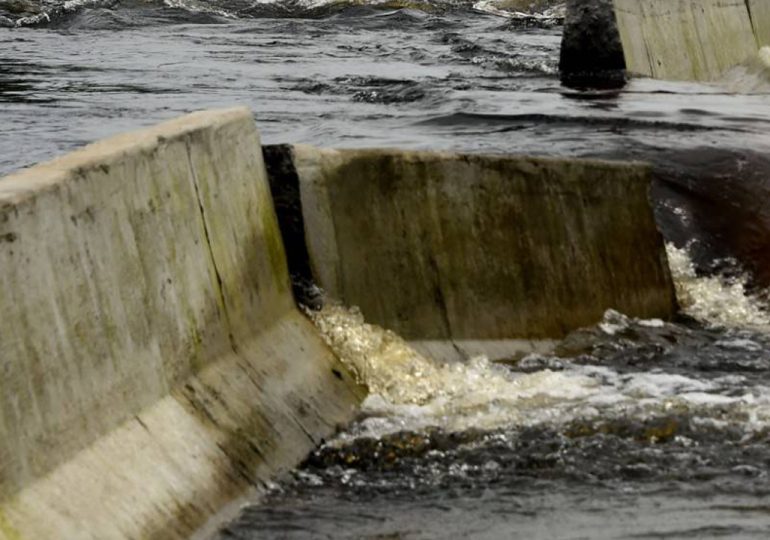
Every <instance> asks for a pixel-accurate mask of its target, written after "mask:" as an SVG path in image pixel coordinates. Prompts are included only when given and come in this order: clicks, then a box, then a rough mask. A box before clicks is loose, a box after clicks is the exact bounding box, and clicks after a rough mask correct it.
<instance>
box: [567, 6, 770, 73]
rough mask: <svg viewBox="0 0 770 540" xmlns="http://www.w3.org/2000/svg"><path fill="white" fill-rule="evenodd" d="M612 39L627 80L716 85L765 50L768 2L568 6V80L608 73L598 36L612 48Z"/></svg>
mask: <svg viewBox="0 0 770 540" xmlns="http://www.w3.org/2000/svg"><path fill="white" fill-rule="evenodd" d="M613 8H614V10H613ZM613 11H614V12H613ZM602 29H603V30H602ZM616 33H619V35H620V42H621V43H622V50H623V55H624V57H625V64H626V68H627V70H628V72H629V73H632V74H636V75H643V76H648V77H655V78H658V79H674V80H695V81H713V80H715V79H718V78H719V77H720V76H722V75H723V74H724V73H725V72H726V71H727V70H729V69H730V68H732V67H735V66H737V65H740V64H743V63H745V62H747V61H750V60H752V59H753V58H755V57H756V55H757V51H758V50H759V48H760V47H761V46H763V45H767V44H768V43H770V2H767V1H766V0H570V1H568V3H567V18H566V21H565V30H564V36H565V37H564V40H563V43H562V62H561V66H562V73H563V77H564V76H566V77H567V81H569V77H570V76H571V75H573V74H574V73H581V72H590V69H589V67H590V63H591V62H594V63H595V65H596V69H597V70H603V69H605V65H606V64H607V58H606V54H608V53H606V54H602V53H601V52H600V51H601V49H602V46H601V44H602V41H601V40H602V39H603V37H602V36H607V38H606V39H608V40H609V41H610V44H612V43H614V37H615V35H616ZM607 51H614V47H609V48H607ZM584 64H589V67H587V66H586V65H584Z"/></svg>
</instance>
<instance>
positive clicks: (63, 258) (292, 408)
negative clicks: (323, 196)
mask: <svg viewBox="0 0 770 540" xmlns="http://www.w3.org/2000/svg"><path fill="white" fill-rule="evenodd" d="M260 149H261V146H260V141H259V135H258V133H257V131H256V128H255V126H254V122H253V119H252V116H251V113H250V111H248V110H247V109H231V110H224V111H210V112H203V113H196V114H192V115H189V116H186V117H183V118H181V119H178V120H174V121H171V122H167V123H165V124H162V125H160V126H157V127H154V128H150V129H147V130H143V131H140V132H137V133H132V134H127V135H122V136H119V137H115V138H112V139H109V140H106V141H102V142H99V143H96V144H94V145H91V146H88V147H86V148H84V149H83V150H80V151H78V152H74V153H72V154H70V155H67V156H64V157H62V158H60V159H57V160H55V161H53V162H50V163H46V164H43V165H39V166H36V167H33V168H31V169H28V170H25V171H21V172H20V173H18V174H15V175H12V176H9V177H6V178H3V179H0V266H1V267H2V268H3V272H2V273H0V311H1V312H2V313H3V324H2V325H0V374H2V376H0V538H2V539H3V540H17V539H19V538H29V539H32V538H35V539H37V538H94V539H106V538H146V537H163V538H186V537H188V536H189V535H190V533H192V532H193V531H194V530H195V529H196V528H197V527H199V526H200V525H202V524H203V522H205V521H206V520H207V519H208V518H210V517H211V516H212V515H213V514H214V513H216V512H217V510H218V509H220V508H222V507H223V506H224V505H226V504H227V503H228V502H230V501H232V500H233V499H234V498H236V497H238V496H240V495H243V494H244V493H245V492H246V491H248V490H249V489H253V488H255V487H258V486H259V485H260V483H261V482H264V481H266V480H267V479H268V478H270V477H271V476H273V475H274V474H276V473H278V472H280V471H281V470H285V469H286V468H288V467H292V466H293V465H295V464H296V462H297V461H298V460H299V459H301V458H302V457H303V456H304V455H305V453H306V452H307V451H309V450H310V449H311V448H312V447H313V446H315V445H316V444H317V443H318V442H319V440H321V438H323V437H325V436H328V435H329V434H330V433H332V432H333V431H334V430H335V429H336V426H337V425H338V424H339V423H341V422H345V421H347V420H348V419H349V418H350V417H351V415H352V414H353V411H354V405H355V403H357V400H358V399H359V398H360V392H359V389H358V388H357V387H356V385H355V384H354V383H353V381H352V379H350V377H349V375H348V374H347V372H346V371H345V370H344V369H343V368H342V367H341V366H340V365H339V364H338V361H337V359H336V358H335V357H334V356H333V355H332V353H331V352H330V351H329V350H328V348H327V347H326V346H325V344H324V343H323V342H322V340H321V338H320V337H319V336H318V335H317V333H316V332H315V329H314V328H313V327H312V325H311V324H310V322H309V321H307V320H306V319H305V317H304V316H302V315H300V314H299V313H298V312H297V310H296V308H295V307H294V302H293V298H292V296H291V292H290V287H289V277H288V273H287V268H286V261H285V256H284V251H283V245H282V242H281V238H280V233H279V229H278V225H277V222H276V218H275V213H274V210H273V206H272V201H271V198H270V193H269V188H268V184H267V180H266V172H265V168H264V163H263V160H262V154H261V151H260Z"/></svg>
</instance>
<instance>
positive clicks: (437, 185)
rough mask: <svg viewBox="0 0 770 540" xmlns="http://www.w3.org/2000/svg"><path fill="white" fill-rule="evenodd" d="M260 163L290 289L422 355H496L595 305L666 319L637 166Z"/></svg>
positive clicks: (588, 318) (644, 175)
mask: <svg viewBox="0 0 770 540" xmlns="http://www.w3.org/2000/svg"><path fill="white" fill-rule="evenodd" d="M265 155H266V156H267V166H268V170H269V171H270V173H271V188H272V189H273V193H274V195H275V196H276V200H277V201H279V202H280V204H279V205H278V208H277V209H278V213H279V220H280V221H281V222H282V225H283V229H284V234H285V237H286V238H287V239H288V238H291V240H287V243H291V244H292V245H293V246H295V248H296V247H300V248H302V247H303V246H306V247H304V249H306V250H307V252H306V253H305V255H304V258H305V260H306V262H305V263H303V264H300V263H301V262H302V259H303V256H302V255H301V254H299V253H295V254H294V256H293V258H294V259H295V260H296V261H298V262H297V263H295V264H292V265H291V266H293V267H294V268H293V269H294V270H298V271H299V274H300V275H299V276H297V275H296V274H295V276H294V278H295V284H296V283H300V285H301V286H302V284H304V283H307V282H310V281H315V282H316V283H317V284H318V285H319V286H320V287H322V288H323V289H324V290H326V291H327V292H328V293H329V294H330V295H331V296H332V297H335V298H338V299H340V300H342V301H343V302H344V303H346V304H351V305H357V306H359V307H360V308H361V310H362V312H363V314H364V316H365V317H366V319H367V320H368V321H370V322H373V323H376V324H379V325H380V326H384V327H386V328H389V329H392V330H395V331H396V332H398V333H399V334H400V335H402V336H403V337H405V338H407V339H409V340H411V341H413V342H418V343H419V344H422V345H423V346H425V347H426V348H427V349H428V350H429V351H430V352H433V353H434V354H442V355H446V354H448V352H452V353H455V354H456V353H457V352H458V351H459V352H461V353H462V354H466V355H471V354H478V353H486V354H488V355H489V356H492V357H498V356H507V355H510V354H512V353H516V352H518V351H521V350H528V349H529V350H531V349H537V348H538V347H539V346H541V345H542V344H543V341H545V342H546V343H547V341H548V340H555V339H559V338H561V337H563V336H564V335H565V334H566V333H568V332H570V331H571V330H574V329H576V328H579V327H582V326H587V325H590V324H594V323H595V322H596V321H598V320H599V319H600V318H601V316H602V314H603V313H604V311H605V310H607V309H608V308H614V309H617V310H620V311H622V312H623V313H626V314H629V315H632V316H638V317H664V318H666V317H669V316H671V315H672V313H673V312H674V310H675V307H676V306H675V298H674V293H673V287H672V282H671V277H670V275H669V272H668V267H667V261H666V256H665V250H664V248H663V242H662V238H661V236H660V234H659V233H658V231H657V229H656V226H655V222H654V218H653V214H652V211H651V208H650V203H649V201H648V190H649V185H650V171H649V168H648V167H647V166H646V165H643V164H639V163H622V164H617V163H614V164H613V163H609V162H601V161H587V160H586V161H584V160H574V159H547V158H529V157H500V156H483V155H464V154H450V153H430V152H406V151H399V150H327V149H317V148H313V147H309V146H293V147H291V146H282V147H268V148H266V150H265ZM287 163H290V164H291V165H287ZM292 194H294V195H292ZM292 196H293V197H294V199H295V202H293V203H292V202H291V199H292ZM297 196H299V198H300V201H299V202H296V197H297ZM298 211H301V215H299V216H298V215H297V212H298ZM302 231H304V238H302V236H303V232H302ZM290 260H291V256H290Z"/></svg>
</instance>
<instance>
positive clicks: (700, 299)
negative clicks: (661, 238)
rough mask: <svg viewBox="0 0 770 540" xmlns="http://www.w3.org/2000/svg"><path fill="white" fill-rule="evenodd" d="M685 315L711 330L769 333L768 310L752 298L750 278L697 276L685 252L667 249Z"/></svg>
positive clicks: (673, 247)
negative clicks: (711, 328)
mask: <svg viewBox="0 0 770 540" xmlns="http://www.w3.org/2000/svg"><path fill="white" fill-rule="evenodd" d="M666 251H667V253H668V261H669V266H670V267H671V274H672V277H673V278H674V285H675V286H676V294H677V298H678V300H679V304H680V306H681V308H682V311H683V312H684V313H686V314H687V315H690V316H691V317H693V318H695V319H697V320H699V321H701V322H702V323H704V324H707V325H710V326H722V327H728V328H738V327H749V328H752V329H755V330H765V331H768V330H770V315H769V314H768V310H767V306H766V305H765V304H764V303H763V302H762V301H761V300H760V299H759V297H758V296H756V295H752V294H749V292H748V286H747V282H748V278H747V277H746V276H739V277H737V278H726V277H723V276H719V275H714V276H698V275H697V273H696V271H695V266H694V265H693V263H692V260H691V259H690V256H689V254H688V252H687V249H686V248H681V249H680V248H677V247H676V246H674V245H673V244H667V245H666Z"/></svg>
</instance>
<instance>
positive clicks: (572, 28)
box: [559, 0, 626, 88]
mask: <svg viewBox="0 0 770 540" xmlns="http://www.w3.org/2000/svg"><path fill="white" fill-rule="evenodd" d="M559 70H560V71H561V80H562V83H563V84H564V85H565V86H570V87H579V88H583V87H587V88H620V87H622V86H623V85H624V84H625V70H626V61H625V58H624V56H623V45H622V43H621V41H620V33H619V32H618V26H617V22H616V20H615V10H614V7H613V3H612V0H570V1H568V2H567V14H566V20H565V23H564V36H563V38H562V43H561V58H560V61H559Z"/></svg>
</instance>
